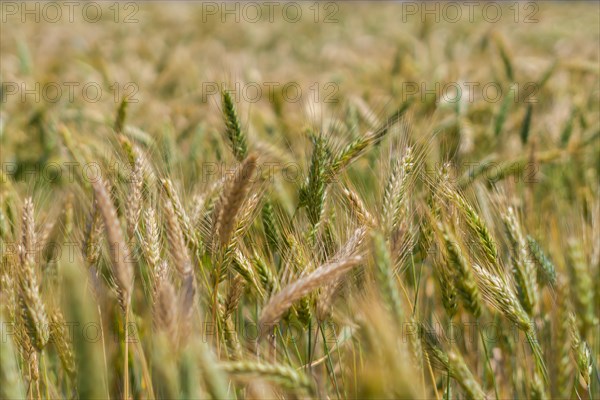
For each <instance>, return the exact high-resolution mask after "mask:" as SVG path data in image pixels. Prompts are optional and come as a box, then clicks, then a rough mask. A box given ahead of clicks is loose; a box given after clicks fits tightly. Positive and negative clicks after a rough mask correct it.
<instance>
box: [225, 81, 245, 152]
mask: <svg viewBox="0 0 600 400" xmlns="http://www.w3.org/2000/svg"><path fill="white" fill-rule="evenodd" d="M221 98H222V103H223V119H224V120H225V136H227V139H229V144H230V145H231V151H232V152H233V155H234V156H235V158H236V159H237V160H238V161H239V162H242V161H243V160H244V159H245V158H246V155H247V154H248V145H247V143H246V136H245V135H244V133H243V132H242V127H241V125H240V121H239V119H238V116H237V112H236V110H235V105H234V104H233V99H232V98H231V93H229V91H227V90H223V91H222V92H221Z"/></svg>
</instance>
